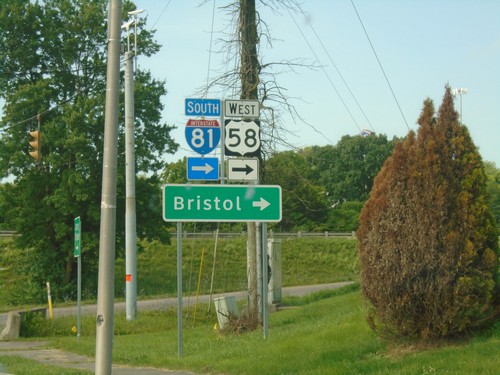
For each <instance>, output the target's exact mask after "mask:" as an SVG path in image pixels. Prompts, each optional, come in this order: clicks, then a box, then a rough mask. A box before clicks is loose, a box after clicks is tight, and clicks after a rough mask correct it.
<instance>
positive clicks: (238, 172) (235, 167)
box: [227, 158, 259, 181]
mask: <svg viewBox="0 0 500 375" xmlns="http://www.w3.org/2000/svg"><path fill="white" fill-rule="evenodd" d="M227 167H228V168H227V169H228V175H227V177H228V179H229V180H232V181H258V180H259V159H234V158H232V159H227Z"/></svg>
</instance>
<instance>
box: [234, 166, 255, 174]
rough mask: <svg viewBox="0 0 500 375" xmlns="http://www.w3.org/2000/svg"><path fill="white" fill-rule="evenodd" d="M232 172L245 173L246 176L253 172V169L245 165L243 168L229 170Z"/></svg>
mask: <svg viewBox="0 0 500 375" xmlns="http://www.w3.org/2000/svg"><path fill="white" fill-rule="evenodd" d="M231 169H232V171H233V172H245V174H246V175H248V174H250V173H252V172H253V168H252V167H251V166H249V165H248V164H245V166H244V167H233V168H231Z"/></svg>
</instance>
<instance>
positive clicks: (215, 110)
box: [185, 98, 222, 117]
mask: <svg viewBox="0 0 500 375" xmlns="http://www.w3.org/2000/svg"><path fill="white" fill-rule="evenodd" d="M221 109H222V105H221V101H220V99H196V98H187V99H186V101H185V114H186V116H192V117H197V116H199V117H211V116H213V117H220V115H221Z"/></svg>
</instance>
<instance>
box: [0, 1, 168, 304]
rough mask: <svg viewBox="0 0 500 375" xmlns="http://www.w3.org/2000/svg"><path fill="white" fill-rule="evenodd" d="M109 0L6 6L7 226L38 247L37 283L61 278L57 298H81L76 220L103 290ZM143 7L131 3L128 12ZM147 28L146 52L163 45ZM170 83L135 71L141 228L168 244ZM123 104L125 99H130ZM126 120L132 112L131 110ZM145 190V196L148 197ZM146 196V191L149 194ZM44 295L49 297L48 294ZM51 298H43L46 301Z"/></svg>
mask: <svg viewBox="0 0 500 375" xmlns="http://www.w3.org/2000/svg"><path fill="white" fill-rule="evenodd" d="M107 3H108V2H107V1H106V0H46V1H43V2H38V1H36V2H32V1H29V0H12V1H9V2H2V3H1V4H0V43H1V45H2V48H1V49H0V71H1V72H2V74H0V95H1V97H2V99H4V101H5V106H4V117H3V118H2V119H1V123H0V128H1V131H2V133H1V139H0V177H8V176H9V177H11V178H13V182H12V184H11V185H10V186H9V187H8V189H4V190H2V194H5V197H4V198H3V199H2V200H1V201H2V208H5V212H4V213H2V220H4V225H5V226H8V227H9V228H11V229H16V230H18V231H19V233H21V236H20V237H19V239H18V245H19V246H22V247H26V248H28V247H29V248H33V249H35V254H36V256H35V259H31V260H30V262H31V263H32V269H31V273H32V276H33V282H34V283H35V284H37V285H39V286H40V289H41V288H42V287H43V285H45V283H44V282H45V281H51V283H52V285H53V290H54V293H53V295H54V297H56V298H57V297H64V298H66V297H71V294H72V293H73V292H72V291H73V290H74V287H73V286H71V284H72V283H73V282H74V279H75V266H74V264H75V262H74V260H73V255H72V252H73V220H74V218H75V217H76V216H80V217H81V220H82V232H83V233H82V260H83V272H84V277H83V281H84V288H85V289H86V290H87V291H88V293H89V294H90V295H92V294H94V293H95V283H96V275H97V272H96V268H97V259H98V256H97V254H98V237H99V216H100V200H101V176H102V157H103V138H104V135H103V134H104V103H105V91H106V87H105V84H106V51H107V23H106V18H107ZM133 9H135V5H134V4H133V3H132V2H130V1H125V2H124V7H123V12H124V19H125V18H126V17H127V15H126V12H127V11H130V10H133ZM144 22H145V21H141V22H139V24H138V31H139V32H138V35H137V39H138V44H140V47H141V48H140V49H139V51H140V52H141V53H142V54H144V55H145V56H150V55H152V54H154V53H156V52H157V51H158V50H159V47H160V46H159V45H158V44H157V43H155V42H154V40H153V34H152V32H151V31H148V30H145V29H143V25H144ZM165 94H166V89H165V83H164V82H161V81H158V80H156V79H154V78H153V77H152V76H151V74H150V72H148V71H142V70H141V71H138V72H136V77H135V97H136V100H135V105H136V109H135V114H136V122H135V129H136V137H135V140H136V150H135V151H136V164H137V165H136V171H137V173H138V174H139V175H144V176H148V177H141V178H139V179H138V181H137V186H136V191H137V193H138V194H137V198H136V199H137V233H138V234H139V235H140V236H143V237H152V238H160V239H162V240H168V233H167V232H166V231H165V230H160V229H159V228H162V227H163V228H164V225H163V223H162V221H161V211H160V210H161V205H160V204H158V201H159V198H160V193H159V180H158V177H157V175H158V172H159V171H160V169H161V168H162V167H163V163H162V155H164V154H165V153H168V152H173V151H174V150H175V149H176V147H177V145H176V144H175V142H174V141H173V140H172V139H171V137H170V131H171V129H172V127H170V126H168V125H167V124H165V123H162V122H161V110H162V104H161V102H160V99H161V97H162V96H163V95H165ZM121 103H123V97H122V98H121ZM122 121H123V116H122ZM38 126H39V127H40V131H41V150H40V153H41V159H40V160H39V161H38V162H35V161H34V160H33V159H32V158H31V157H30V156H29V154H28V150H29V147H28V140H29V139H28V136H27V132H28V131H32V130H35V129H37V127H38ZM123 149H124V132H123V122H122V123H121V124H120V139H119V152H118V154H119V158H118V166H119V167H118V171H117V172H118V182H117V186H118V198H117V202H118V207H117V235H118V240H119V244H118V246H117V253H118V254H120V243H123V241H122V238H123V231H124V229H123V228H124V223H123V222H124V220H121V218H123V215H122V213H123V212H124V206H125V205H124V190H125V189H124V185H125V184H124V170H125V167H124V166H125V160H124V158H125V157H124V153H123ZM139 192H141V194H139ZM142 193H143V194H142ZM40 296H42V294H40ZM40 298H41V297H40Z"/></svg>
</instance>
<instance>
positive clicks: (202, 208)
mask: <svg viewBox="0 0 500 375" xmlns="http://www.w3.org/2000/svg"><path fill="white" fill-rule="evenodd" d="M163 220H165V221H262V222H278V221H281V187H280V186H276V185H178V184H168V185H164V186H163Z"/></svg>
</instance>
